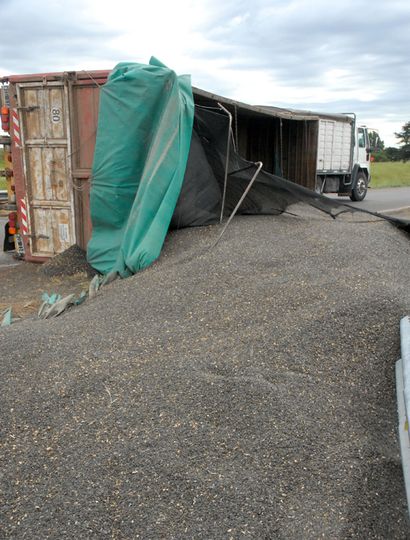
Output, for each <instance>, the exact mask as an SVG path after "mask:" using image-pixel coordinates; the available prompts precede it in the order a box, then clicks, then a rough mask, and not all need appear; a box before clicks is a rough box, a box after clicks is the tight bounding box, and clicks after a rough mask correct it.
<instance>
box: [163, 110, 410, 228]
mask: <svg viewBox="0 0 410 540" xmlns="http://www.w3.org/2000/svg"><path fill="white" fill-rule="evenodd" d="M228 132H229V119H228V116H227V115H226V114H225V113H224V112H223V111H222V110H219V109H211V108H206V107H201V106H198V105H197V106H195V118H194V126H193V135H192V140H191V147H190V153H189V157H188V164H187V168H186V172H185V177H184V182H183V185H182V189H181V193H180V196H179V199H178V202H177V206H176V209H175V212H174V215H173V218H172V221H171V228H182V227H192V226H198V225H210V224H212V223H217V222H218V221H219V216H220V212H221V206H222V194H223V186H224V175H225V164H226V151H227V139H228ZM230 137H231V143H230V153H229V162H228V181H227V188H226V197H225V204H224V215H230V214H231V212H232V210H233V209H234V208H235V206H236V204H237V203H238V201H239V199H240V197H241V196H242V194H243V193H244V191H245V189H246V187H247V186H248V185H249V182H250V181H251V179H252V177H253V175H254V174H255V172H256V169H257V166H256V165H255V163H253V162H250V161H247V160H246V159H244V158H242V157H241V156H240V155H239V154H238V153H237V152H236V151H235V150H234V144H233V139H232V133H231V134H230ZM298 202H303V203H306V204H309V205H311V206H314V207H315V208H317V209H319V210H321V211H323V212H326V213H327V214H329V215H331V216H332V217H336V216H337V215H338V214H340V213H342V212H354V211H361V212H365V213H367V214H371V215H376V216H377V217H383V218H385V219H387V220H389V221H390V222H391V223H393V224H394V225H396V226H398V227H400V228H403V229H405V230H407V231H410V221H407V220H401V219H397V218H391V217H389V216H384V215H381V214H376V213H374V212H369V211H365V210H360V209H355V208H352V207H351V206H347V205H345V204H343V203H340V202H339V201H337V200H334V199H329V198H327V197H324V196H323V195H320V194H319V193H316V192H314V191H311V190H309V189H307V188H305V187H303V186H300V185H298V184H295V183H293V182H290V181H288V180H285V179H284V178H281V177H280V176H276V175H273V174H270V173H268V172H266V171H264V170H263V169H262V170H261V171H260V172H259V174H258V176H257V178H256V181H255V183H254V184H253V186H252V188H251V190H250V191H249V193H248V195H247V196H246V198H245V199H244V201H243V202H242V204H241V206H240V208H239V209H238V212H237V213H238V214H254V215H255V214H281V213H282V212H284V211H286V209H287V207H288V206H289V205H291V204H294V203H298Z"/></svg>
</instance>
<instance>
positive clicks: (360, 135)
mask: <svg viewBox="0 0 410 540" xmlns="http://www.w3.org/2000/svg"><path fill="white" fill-rule="evenodd" d="M357 139H358V142H359V148H364V147H365V146H366V145H365V140H364V129H362V128H359V129H358V133H357Z"/></svg>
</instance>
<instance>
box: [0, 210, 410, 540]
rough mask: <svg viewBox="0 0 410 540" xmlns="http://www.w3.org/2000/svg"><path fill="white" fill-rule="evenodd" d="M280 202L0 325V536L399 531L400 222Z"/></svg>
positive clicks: (407, 294)
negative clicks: (51, 314)
mask: <svg viewBox="0 0 410 540" xmlns="http://www.w3.org/2000/svg"><path fill="white" fill-rule="evenodd" d="M294 210H295V212H297V213H298V214H299V215H300V217H293V216H286V215H283V216H277V217H252V218H251V217H249V218H245V217H242V218H238V219H235V220H234V221H233V222H232V224H231V226H230V227H229V228H228V230H227V233H226V235H225V236H224V237H223V239H222V241H221V242H220V243H219V244H218V246H217V247H216V248H215V249H211V250H210V249H209V246H210V245H211V244H212V242H213V241H214V240H215V238H216V237H217V235H218V233H219V231H220V228H219V227H208V228H201V229H190V230H183V231H179V232H176V233H172V234H170V235H169V236H168V239H167V243H166V246H165V249H164V251H163V254H162V255H161V258H160V260H159V262H158V263H156V264H155V265H153V266H152V267H150V268H148V269H147V270H146V271H144V272H141V273H140V274H138V275H136V276H134V277H131V278H129V279H126V280H123V281H116V282H114V283H112V284H110V285H107V286H106V287H104V288H103V289H102V290H101V292H100V293H99V295H97V297H96V298H94V299H92V300H88V301H87V302H86V303H85V304H83V305H81V306H79V307H77V308H74V309H72V310H70V311H68V312H67V313H66V314H63V315H62V316H61V317H59V318H57V319H53V320H48V321H41V320H25V321H23V322H21V323H19V324H16V325H14V326H13V325H12V326H11V327H9V328H5V329H0V343H1V351H2V361H1V362H0V426H1V430H2V433H1V445H2V447H1V451H0V473H1V482H0V490H2V493H1V494H0V501H1V502H0V523H1V527H2V537H4V538H59V539H62V538H67V539H68V538H107V539H108V538H116V539H120V538H121V539H122V538H124V539H126V538H147V539H148V538H149V539H151V538H155V539H159V538H167V539H169V538H175V539H192V538H195V539H213V538H227V539H229V538H233V539H237V538H254V539H266V540H268V539H269V540H270V539H276V538H278V539H283V540H285V539H289V538H303V539H310V538H312V539H316V538H332V539H345V538H346V539H347V538H349V539H351V538H357V539H363V538H366V539H369V538H380V539H382V538H383V539H390V538H395V539H406V538H409V531H410V529H409V520H408V515H407V507H406V499H405V491H404V483H403V475H402V468H401V462H400V451H399V443H398V437H397V410H396V396H395V362H396V360H397V359H398V357H399V351H400V342H399V320H400V318H401V317H403V316H404V315H406V314H408V313H409V312H410V288H409V286H408V284H409V283H410V264H409V256H410V242H409V237H408V236H406V235H405V234H404V233H401V232H399V231H398V230H396V229H395V228H393V227H392V226H391V225H389V224H388V223H385V222H381V221H378V220H374V219H369V220H367V221H364V220H363V218H362V219H361V220H359V219H357V218H355V217H354V216H340V217H339V218H338V219H337V220H335V221H333V220H332V219H331V218H329V217H327V216H324V215H321V214H319V213H317V212H315V211H312V210H307V209H304V208H303V207H297V208H296V209H294Z"/></svg>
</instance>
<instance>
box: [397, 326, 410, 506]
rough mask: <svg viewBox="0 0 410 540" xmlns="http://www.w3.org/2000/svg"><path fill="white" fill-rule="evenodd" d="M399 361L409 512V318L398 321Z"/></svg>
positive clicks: (401, 434) (399, 405)
mask: <svg viewBox="0 0 410 540" xmlns="http://www.w3.org/2000/svg"><path fill="white" fill-rule="evenodd" d="M400 343H401V359H400V360H398V361H397V362H396V393H397V409H398V416H399V439H400V452H401V461H402V466H403V476H404V484H405V487H406V496H407V508H408V511H409V512H410V433H409V420H410V318H409V317H404V318H403V319H402V320H401V321H400Z"/></svg>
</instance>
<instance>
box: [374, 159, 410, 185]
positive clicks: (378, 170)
mask: <svg viewBox="0 0 410 540" xmlns="http://www.w3.org/2000/svg"><path fill="white" fill-rule="evenodd" d="M371 174H372V181H371V182H370V186H371V187H373V188H387V187H406V186H409V187H410V162H407V163H403V162H402V161H386V162H379V163H372V164H371Z"/></svg>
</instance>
